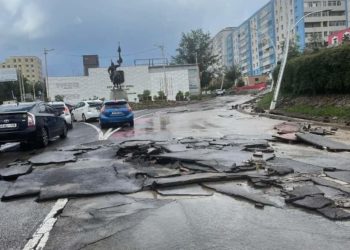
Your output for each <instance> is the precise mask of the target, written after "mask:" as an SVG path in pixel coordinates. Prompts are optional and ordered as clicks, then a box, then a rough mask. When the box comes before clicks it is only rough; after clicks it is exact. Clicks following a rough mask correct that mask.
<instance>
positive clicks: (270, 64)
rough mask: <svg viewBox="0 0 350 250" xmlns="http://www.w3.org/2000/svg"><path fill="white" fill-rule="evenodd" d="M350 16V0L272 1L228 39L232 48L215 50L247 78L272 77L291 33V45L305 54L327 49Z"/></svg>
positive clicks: (345, 26)
mask: <svg viewBox="0 0 350 250" xmlns="http://www.w3.org/2000/svg"><path fill="white" fill-rule="evenodd" d="M310 13H313V14H310ZM304 16H305V18H304ZM349 17H350V0H337V1H334V0H327V1H315V0H270V1H269V2H268V3H267V4H266V5H264V6H263V7H262V8H260V9H259V10H258V11H257V12H255V13H254V14H253V15H252V16H251V17H250V18H248V19H247V20H246V21H244V22H243V23H242V24H241V25H239V26H238V27H237V28H236V29H234V30H233V31H232V32H231V33H230V34H228V35H227V36H226V40H230V39H231V41H226V43H225V44H226V45H228V46H226V47H224V46H222V50H220V49H214V51H215V52H216V53H221V57H222V58H226V62H227V63H233V64H235V65H237V66H238V67H239V68H240V69H241V72H242V74H243V75H261V74H268V73H270V72H271V71H272V70H273V68H274V67H275V66H276V64H277V61H279V60H280V59H281V58H282V54H283V48H284V43H285V41H286V37H287V34H288V30H289V31H290V34H289V35H290V39H291V42H292V43H294V44H296V45H297V47H298V48H299V49H300V50H301V51H303V50H305V49H307V48H313V47H314V46H325V45H326V43H327V39H328V35H330V34H332V33H333V32H336V31H339V30H343V29H345V28H347V27H349V25H350V18H349ZM293 27H294V28H293ZM221 33H222V31H220V32H219V33H218V35H216V36H215V37H217V36H219V37H221V36H222V35H220V34H221ZM215 37H214V39H215ZM214 39H213V40H214ZM217 40H218V39H217ZM230 44H232V46H230ZM232 54H233V56H232V57H231V56H230V55H232ZM225 56H226V57H225Z"/></svg>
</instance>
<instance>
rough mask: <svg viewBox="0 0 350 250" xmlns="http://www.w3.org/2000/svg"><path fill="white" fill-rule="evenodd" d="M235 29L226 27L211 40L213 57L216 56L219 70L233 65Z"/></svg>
mask: <svg viewBox="0 0 350 250" xmlns="http://www.w3.org/2000/svg"><path fill="white" fill-rule="evenodd" d="M235 29H236V28H234V27H227V28H225V29H223V30H221V31H220V32H219V33H218V34H216V35H215V36H214V37H213V39H212V40H211V48H212V51H213V55H216V56H217V60H218V62H217V65H216V67H217V68H219V69H223V68H225V67H230V66H232V65H233V40H232V38H233V32H234V30H235Z"/></svg>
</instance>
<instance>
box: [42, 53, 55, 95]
mask: <svg viewBox="0 0 350 250" xmlns="http://www.w3.org/2000/svg"><path fill="white" fill-rule="evenodd" d="M50 51H54V49H46V48H44V55H45V72H46V84H45V87H46V98H47V99H49V74H48V71H47V54H48V52H50Z"/></svg>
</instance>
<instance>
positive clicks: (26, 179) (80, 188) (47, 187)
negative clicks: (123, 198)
mask: <svg viewBox="0 0 350 250" xmlns="http://www.w3.org/2000/svg"><path fill="white" fill-rule="evenodd" d="M142 184H143V180H142V179H131V178H128V177H125V176H122V175H117V172H116V170H115V169H114V168H113V167H96V168H87V169H78V168H77V169H70V168H65V167H61V168H56V169H47V170H39V169H37V170H35V171H33V172H32V173H31V174H28V175H24V176H21V177H19V178H18V179H17V181H16V182H15V183H14V184H13V185H12V186H11V187H10V188H9V189H8V190H7V191H6V193H5V194H4V195H3V196H2V199H3V200H8V199H13V198H20V197H25V196H34V195H40V196H39V200H51V199H57V198H63V197H64V198H66V197H77V196H88V195H95V194H106V193H134V192H137V191H140V190H141V189H142Z"/></svg>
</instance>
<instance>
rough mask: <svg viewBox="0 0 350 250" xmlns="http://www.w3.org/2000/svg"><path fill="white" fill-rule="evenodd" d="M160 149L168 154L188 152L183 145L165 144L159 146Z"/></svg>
mask: <svg viewBox="0 0 350 250" xmlns="http://www.w3.org/2000/svg"><path fill="white" fill-rule="evenodd" d="M161 147H162V148H163V149H164V150H165V151H166V152H168V153H175V152H184V151H187V150H188V148H187V147H186V145H184V144H166V145H161Z"/></svg>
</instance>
